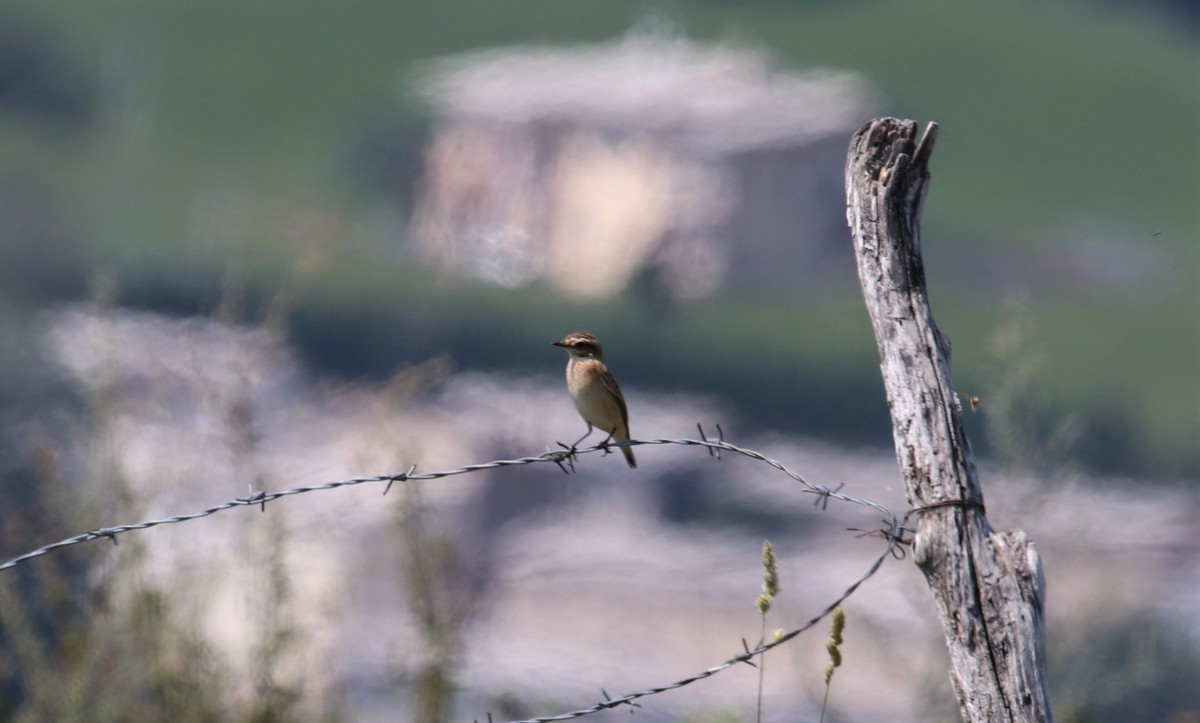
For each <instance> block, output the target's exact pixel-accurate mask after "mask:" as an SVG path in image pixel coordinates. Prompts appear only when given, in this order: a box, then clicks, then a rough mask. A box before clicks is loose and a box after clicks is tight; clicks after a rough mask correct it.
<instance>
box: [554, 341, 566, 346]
mask: <svg viewBox="0 0 1200 723" xmlns="http://www.w3.org/2000/svg"><path fill="white" fill-rule="evenodd" d="M550 346H566V344H564V343H562V342H561V341H552V342H550Z"/></svg>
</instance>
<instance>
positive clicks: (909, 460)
mask: <svg viewBox="0 0 1200 723" xmlns="http://www.w3.org/2000/svg"><path fill="white" fill-rule="evenodd" d="M917 132H918V126H917V124H916V123H915V122H913V121H901V120H897V119H895V118H880V119H876V120H874V121H871V122H870V123H868V124H867V125H865V126H863V127H862V128H861V129H860V130H859V131H858V132H857V133H856V134H855V135H854V138H853V139H852V140H851V143H850V153H849V157H848V158H847V162H846V198H847V205H846V216H847V220H848V221H849V224H850V231H851V234H852V235H853V237H854V250H855V255H856V256H857V259H858V275H859V280H860V281H861V283H862V288H863V296H864V297H865V299H866V304H867V310H868V312H869V313H870V316H871V324H872V325H873V326H874V329H875V339H876V342H877V344H878V346H879V355H880V359H881V361H880V367H881V369H882V372H883V381H884V386H885V388H886V390H887V401H888V407H889V408H890V410H891V415H892V426H893V436H894V438H895V444H896V457H897V459H898V460H899V462H900V467H901V470H902V472H903V474H904V484H905V490H906V492H907V495H908V502H909V505H910V506H911V507H912V508H913V509H914V510H917V512H915V513H914V516H913V518H911V519H912V520H915V523H916V536H915V539H914V544H913V559H914V561H915V562H916V563H917V566H918V567H919V568H920V569H921V572H922V573H924V575H925V580H926V582H927V583H928V584H929V589H930V591H931V592H932V593H933V597H934V600H935V601H936V603H937V607H938V616H939V617H940V618H941V621H942V629H943V631H944V633H945V636H946V646H947V648H948V650H949V652H950V664H951V668H950V680H951V683H952V684H953V686H954V690H955V693H956V694H957V696H958V700H959V706H960V709H961V713H962V717H963V720H965V721H971V722H973V723H975V722H978V723H984V722H985V721H986V722H988V723H994V722H996V721H1047V722H1048V721H1051V720H1052V714H1051V711H1050V703H1049V698H1048V696H1047V694H1046V680H1045V669H1046V666H1045V660H1046V654H1045V642H1044V641H1045V627H1044V619H1043V613H1044V605H1045V600H1046V598H1045V581H1044V578H1043V577H1042V567H1041V559H1040V558H1039V556H1038V552H1037V548H1036V547H1035V546H1034V544H1033V541H1032V540H1030V539H1029V538H1028V537H1027V536H1026V535H1025V533H1024V532H1023V531H1021V530H1010V531H1008V532H995V531H993V530H992V528H991V526H990V525H989V524H988V521H987V517H986V514H985V511H984V507H983V492H982V490H981V489H980V487H979V479H978V477H977V474H976V471H975V463H974V461H973V459H972V456H971V448H970V444H969V443H968V442H967V436H966V433H965V431H964V429H963V425H962V405H961V404H960V403H959V400H958V397H957V396H956V395H955V394H954V389H953V387H952V385H951V381H950V340H949V339H948V338H946V337H945V336H944V335H943V334H942V333H941V332H940V331H938V328H937V325H936V324H934V321H933V315H932V314H931V312H930V309H929V300H928V297H927V295H926V290H925V271H924V266H923V263H922V260H921V244H920V216H921V207H922V204H923V201H924V198H925V191H926V187H927V186H928V183H929V168H928V164H929V156H930V153H932V151H933V144H934V140H935V139H936V138H937V125H936V124H933V123H931V124H929V127H928V129H927V130H926V131H925V134H924V136H923V137H922V138H921V139H920V142H919V143H918V142H917ZM910 524H911V523H910Z"/></svg>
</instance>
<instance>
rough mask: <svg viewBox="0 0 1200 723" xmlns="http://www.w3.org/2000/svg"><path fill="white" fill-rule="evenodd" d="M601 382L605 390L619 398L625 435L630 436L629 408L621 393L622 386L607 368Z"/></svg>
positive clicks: (601, 375) (618, 403) (601, 376)
mask: <svg viewBox="0 0 1200 723" xmlns="http://www.w3.org/2000/svg"><path fill="white" fill-rule="evenodd" d="M600 381H602V382H604V388H605V389H607V390H608V391H609V392H610V393H612V395H613V396H614V397H616V398H617V407H618V408H619V409H620V410H621V425H622V426H623V427H624V428H625V434H627V435H628V434H629V408H628V407H626V406H625V395H624V394H622V393H621V386H620V385H619V384H617V380H616V378H614V377H613V375H612V372H610V371H609V370H608V369H607V368H605V369H604V371H603V372H602V373H601V374H600Z"/></svg>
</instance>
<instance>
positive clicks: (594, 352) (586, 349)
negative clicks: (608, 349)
mask: <svg viewBox="0 0 1200 723" xmlns="http://www.w3.org/2000/svg"><path fill="white" fill-rule="evenodd" d="M554 346H561V347H562V348H563V349H566V350H567V354H568V355H570V356H571V358H573V359H602V358H603V357H604V351H603V350H602V349H601V348H600V340H599V339H597V338H596V337H594V336H592V335H591V334H588V333H587V332H583V331H575V332H572V333H570V334H567V335H566V336H565V337H563V340H562V341H556V342H554Z"/></svg>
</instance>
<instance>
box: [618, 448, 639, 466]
mask: <svg viewBox="0 0 1200 723" xmlns="http://www.w3.org/2000/svg"><path fill="white" fill-rule="evenodd" d="M621 454H623V455H625V461H626V462H627V463H629V469H637V460H636V459H634V457H633V447H622V448H621Z"/></svg>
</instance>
